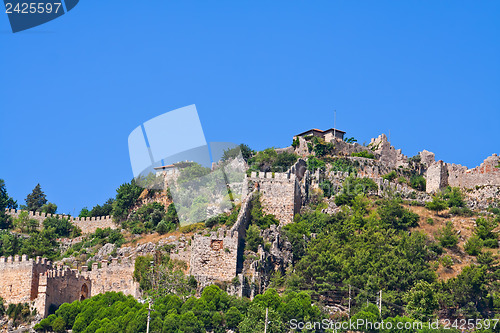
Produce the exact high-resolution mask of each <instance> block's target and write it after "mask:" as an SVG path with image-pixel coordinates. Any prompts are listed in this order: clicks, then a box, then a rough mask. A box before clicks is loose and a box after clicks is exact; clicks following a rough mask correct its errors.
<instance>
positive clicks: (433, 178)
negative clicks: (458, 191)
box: [425, 161, 448, 193]
mask: <svg viewBox="0 0 500 333" xmlns="http://www.w3.org/2000/svg"><path fill="white" fill-rule="evenodd" d="M425 177H426V188H425V191H426V192H427V193H435V192H437V191H439V190H440V189H442V188H444V187H446V186H448V168H447V166H446V163H443V161H437V162H434V163H432V164H431V165H430V166H429V167H428V168H427V172H426V174H425Z"/></svg>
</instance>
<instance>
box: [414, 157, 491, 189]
mask: <svg viewBox="0 0 500 333" xmlns="http://www.w3.org/2000/svg"><path fill="white" fill-rule="evenodd" d="M420 156H421V157H422V161H423V163H424V164H425V165H426V167H427V170H426V173H425V176H426V180H427V189H426V190H427V192H428V193H433V192H436V191H438V190H440V189H442V188H444V187H446V186H448V185H449V186H451V187H460V188H463V189H475V188H476V187H490V188H492V189H493V191H492V192H491V193H492V194H495V193H498V191H499V190H500V167H499V166H500V157H499V156H498V155H497V154H493V155H492V156H489V157H488V158H486V159H485V160H484V161H483V163H481V165H480V166H478V167H475V168H473V169H468V168H467V167H465V166H462V165H457V164H450V163H445V162H443V161H436V160H435V155H434V153H431V152H428V151H423V152H421V153H420Z"/></svg>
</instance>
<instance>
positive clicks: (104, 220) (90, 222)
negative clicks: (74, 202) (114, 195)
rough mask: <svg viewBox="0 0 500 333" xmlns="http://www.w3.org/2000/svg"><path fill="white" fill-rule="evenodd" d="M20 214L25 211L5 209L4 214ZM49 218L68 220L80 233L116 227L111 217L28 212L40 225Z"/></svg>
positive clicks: (17, 215)
mask: <svg viewBox="0 0 500 333" xmlns="http://www.w3.org/2000/svg"><path fill="white" fill-rule="evenodd" d="M22 212H26V211H25V210H21V209H19V210H16V209H8V208H6V209H5V213H6V214H7V215H10V216H12V217H14V218H18V217H19V215H20V214H21V213H22ZM49 217H57V218H61V219H68V220H69V221H70V222H71V223H72V224H74V225H76V226H77V227H79V228H80V229H81V230H82V233H84V234H89V233H93V232H94V231H95V230H96V229H97V228H101V229H104V228H111V229H116V225H115V224H114V223H113V216H110V215H108V216H97V217H95V216H93V217H73V216H69V215H64V214H48V213H43V212H33V211H28V218H29V219H33V220H36V221H38V223H39V224H40V225H42V223H43V221H44V220H45V219H46V218H49Z"/></svg>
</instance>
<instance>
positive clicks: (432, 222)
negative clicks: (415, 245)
mask: <svg viewBox="0 0 500 333" xmlns="http://www.w3.org/2000/svg"><path fill="white" fill-rule="evenodd" d="M427 223H429V224H430V225H434V219H432V218H430V217H429V218H428V219H427Z"/></svg>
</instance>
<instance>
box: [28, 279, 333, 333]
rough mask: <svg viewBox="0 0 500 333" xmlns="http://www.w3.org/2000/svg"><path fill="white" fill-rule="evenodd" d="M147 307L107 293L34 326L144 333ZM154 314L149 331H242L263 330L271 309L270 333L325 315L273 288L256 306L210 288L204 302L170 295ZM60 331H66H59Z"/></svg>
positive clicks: (305, 299)
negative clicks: (291, 322)
mask: <svg viewBox="0 0 500 333" xmlns="http://www.w3.org/2000/svg"><path fill="white" fill-rule="evenodd" d="M147 308H148V304H147V303H145V304H141V303H139V302H137V300H135V299H134V298H133V297H131V296H124V295H123V294H121V293H110V292H108V293H105V294H100V295H97V296H94V297H92V298H90V299H86V300H84V301H82V302H79V301H75V302H73V303H71V304H63V305H61V306H60V307H59V309H58V310H57V311H56V313H55V314H54V315H50V316H49V317H47V318H45V319H43V320H42V321H41V322H40V323H39V324H37V325H36V326H35V330H36V331H38V332H46V331H54V332H63V331H64V330H69V329H72V330H73V332H74V333H83V332H86V333H101V332H106V333H108V332H111V333H113V332H117V333H118V332H120V333H121V332H130V333H134V332H145V330H146V322H147V312H148V310H147ZM153 308H154V310H155V311H153V312H152V313H151V324H150V330H151V332H173V333H174V332H192V333H195V332H196V333H201V332H206V331H214V330H215V332H225V331H226V329H233V330H235V329H238V331H239V332H242V333H244V332H248V333H250V332H257V331H263V327H264V322H265V311H266V308H268V309H269V317H268V318H269V321H270V325H269V327H268V330H269V332H274V333H284V332H287V327H286V325H285V323H286V322H287V321H289V320H290V319H292V318H294V319H297V320H298V321H305V320H310V321H320V320H321V319H323V315H322V314H321V312H320V311H319V309H318V308H317V307H316V306H313V305H312V300H311V297H310V296H309V295H308V294H307V293H305V292H300V293H296V292H289V293H287V294H285V295H283V296H280V295H278V293H277V292H276V291H275V290H274V289H268V290H267V291H266V292H265V293H264V294H262V295H257V296H256V297H255V298H254V299H253V301H249V300H248V299H238V298H236V297H233V296H229V295H228V294H227V293H226V292H224V291H222V290H220V289H219V287H217V286H215V285H212V286H209V287H206V288H205V289H204V290H203V292H202V294H201V297H200V298H195V297H190V298H187V299H183V298H180V297H179V296H177V295H175V294H167V295H163V296H162V297H158V298H156V299H155V301H154V303H153ZM61 329H62V331H61Z"/></svg>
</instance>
